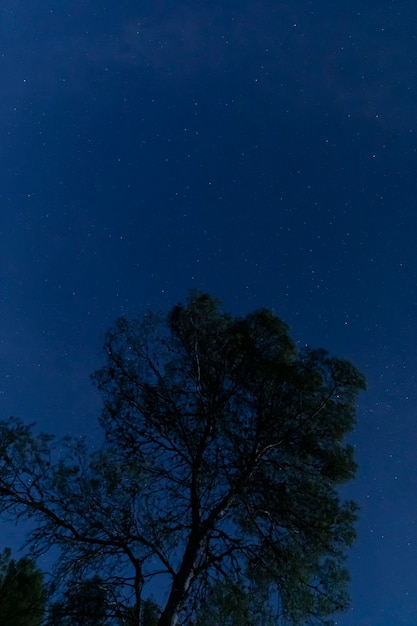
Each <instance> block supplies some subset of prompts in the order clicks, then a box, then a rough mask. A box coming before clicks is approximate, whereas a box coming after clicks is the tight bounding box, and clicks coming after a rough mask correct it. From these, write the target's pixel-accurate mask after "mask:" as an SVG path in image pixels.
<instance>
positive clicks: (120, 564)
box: [0, 293, 364, 626]
mask: <svg viewBox="0 0 417 626" xmlns="http://www.w3.org/2000/svg"><path fill="white" fill-rule="evenodd" d="M105 355H106V364H105V365H104V367H103V368H102V369H101V370H99V371H98V372H97V373H96V374H95V376H94V380H95V382H96V384H97V386H98V388H99V389H100V390H101V392H102V393H103V398H104V409H103V413H102V417H101V420H100V423H101V426H102V428H103V430H104V433H105V437H106V443H105V445H104V446H103V448H102V449H101V450H100V451H99V452H97V453H94V454H89V453H88V451H87V450H86V448H85V446H84V445H83V444H82V443H74V442H73V441H67V443H66V451H67V454H66V455H63V453H62V449H63V446H62V444H60V445H59V449H60V450H61V451H60V452H57V448H56V447H54V446H53V445H52V444H51V443H50V441H49V440H48V438H47V437H45V436H41V437H38V438H35V437H33V435H32V433H31V431H30V430H29V429H28V428H27V427H24V426H23V425H22V424H21V423H19V422H16V421H11V422H6V423H4V424H3V426H2V430H0V450H1V452H0V457H1V459H2V465H1V466H0V494H2V495H3V502H4V506H5V507H6V508H7V509H8V510H9V511H10V512H11V514H12V515H16V514H19V515H24V514H27V515H31V516H32V517H33V519H34V521H35V524H36V528H35V530H34V531H33V532H32V534H31V536H30V538H29V542H30V545H31V546H32V548H33V549H34V551H35V553H40V552H42V551H44V550H46V549H47V548H48V547H50V546H51V545H55V546H58V547H61V548H62V557H61V559H60V568H61V572H64V574H66V575H68V574H69V573H70V574H71V576H79V577H81V578H82V577H83V576H85V575H86V572H91V571H99V572H100V576H102V577H103V580H104V581H105V583H106V584H107V585H111V588H112V592H113V596H114V602H115V603H116V604H117V606H118V610H119V611H120V612H121V613H120V614H125V615H127V614H130V615H132V611H133V613H134V615H135V618H134V619H135V623H136V624H138V625H140V624H141V623H142V617H143V615H142V613H143V598H144V597H146V588H147V584H148V582H149V581H155V580H159V581H160V582H159V584H160V586H161V587H164V588H165V589H166V591H167V600H166V602H165V605H164V606H163V607H162V611H161V615H160V617H159V620H158V624H159V626H175V624H177V622H179V621H181V620H182V621H184V620H185V621H188V622H189V621H190V620H191V619H193V616H195V615H196V609H197V608H198V606H202V603H203V602H204V601H205V599H206V598H208V594H209V593H211V591H212V590H213V589H215V588H216V585H217V584H218V581H221V580H228V581H229V582H230V583H233V585H232V586H231V589H236V590H238V589H241V588H242V585H246V586H248V584H249V583H250V585H254V586H255V588H256V589H258V590H259V589H260V590H262V593H264V594H267V595H266V597H268V595H271V594H277V595H278V596H279V598H280V602H281V605H282V607H283V610H284V612H285V615H286V619H287V620H288V623H292V624H297V623H304V622H305V620H306V619H309V620H310V621H311V623H314V621H315V620H316V621H320V620H322V619H323V618H324V617H325V616H327V615H331V614H332V613H334V612H335V611H337V610H340V609H343V608H345V607H346V606H347V603H348V595H347V582H348V575H347V571H346V569H345V567H344V558H345V553H346V550H347V548H348V547H349V546H350V545H351V543H352V541H353V539H354V522H355V520H356V515H357V510H356V506H355V505H354V504H353V503H352V502H344V503H342V502H340V500H339V497H338V493H337V487H338V485H340V484H341V483H344V482H345V481H347V480H349V479H351V478H352V477H353V475H354V472H355V463H354V461H353V455H352V448H351V447H350V446H349V445H345V444H344V443H343V440H344V437H345V436H346V434H348V433H349V432H350V431H351V430H352V428H353V426H354V424H355V399H356V395H357V393H358V391H359V390H361V389H363V387H364V381H363V378H362V376H361V375H360V374H359V373H358V371H357V370H356V369H355V368H354V367H353V366H352V365H351V364H350V363H348V362H347V361H344V360H341V359H336V358H332V357H330V356H328V354H327V353H326V352H325V351H323V350H310V349H308V348H306V349H304V350H298V349H297V346H296V344H294V342H293V341H292V340H291V339H290V337H289V335H288V327H287V326H286V324H284V323H283V322H282V321H281V320H280V319H278V318H277V317H276V316H275V315H274V314H273V313H272V312H270V311H267V310H258V311H255V312H254V313H252V314H249V315H247V316H246V317H243V318H233V317H232V316H230V315H228V314H225V313H223V312H222V311H221V309H220V306H219V303H218V301H216V300H214V299H213V298H211V297H210V296H207V295H205V294H200V293H192V294H191V295H190V297H189V299H188V302H187V304H186V305H185V306H184V305H178V306H176V307H174V308H173V310H172V311H171V312H170V314H169V315H168V317H167V319H166V320H165V321H164V320H162V319H161V318H159V317H157V316H154V315H145V317H144V318H143V320H139V321H133V322H130V321H127V320H126V319H120V320H118V321H117V323H116V325H115V326H114V328H113V329H111V330H110V331H109V333H108V334H107V336H106V341H105ZM54 455H55V458H54ZM230 602H232V599H231V598H230ZM123 612H124V613H123Z"/></svg>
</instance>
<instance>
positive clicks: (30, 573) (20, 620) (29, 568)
mask: <svg viewBox="0 0 417 626" xmlns="http://www.w3.org/2000/svg"><path fill="white" fill-rule="evenodd" d="M44 605H45V594H44V585H43V575H42V572H41V571H40V570H39V569H38V568H37V567H36V564H35V563H34V561H32V560H31V559H28V558H22V559H19V561H15V560H14V559H12V558H11V551H10V550H9V549H8V548H6V549H5V550H4V551H3V552H2V554H1V555H0V624H1V626H39V625H40V624H41V622H42V618H43V614H44Z"/></svg>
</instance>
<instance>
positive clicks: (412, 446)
mask: <svg viewBox="0 0 417 626" xmlns="http://www.w3.org/2000/svg"><path fill="white" fill-rule="evenodd" d="M0 20H1V22H0V41H1V46H0V54H1V57H0V77H1V78H0V80H1V98H0V201H1V213H0V233H1V246H0V254H1V266H0V267H1V283H0V289H1V292H0V294H1V325H0V341H1V350H0V394H1V395H0V402H1V404H0V406H1V417H7V416H9V415H16V416H19V417H21V418H23V419H24V420H25V421H27V422H37V424H38V427H39V428H40V429H42V430H44V431H47V432H52V433H56V434H57V435H62V434H64V433H70V434H72V435H79V434H80V435H86V436H87V438H88V440H89V441H90V442H91V443H92V445H95V442H97V441H99V439H100V436H101V435H100V431H99V429H98V426H97V417H98V415H99V413H100V405H101V400H100V397H99V395H98V393H97V392H96V391H95V389H94V388H93V386H92V384H91V381H90V379H89V376H90V374H91V373H92V372H93V371H94V370H96V369H98V367H99V366H100V365H101V364H102V363H103V357H102V355H101V346H102V341H103V334H104V332H105V331H106V329H107V328H108V327H109V326H110V325H111V323H112V322H113V321H114V320H115V318H116V317H118V316H120V315H126V316H128V317H135V316H136V315H138V314H141V313H144V312H145V311H146V310H147V309H148V308H151V309H154V310H162V311H167V310H168V309H169V308H170V307H172V306H173V305H175V304H176V303H177V302H179V301H183V300H184V298H185V297H186V295H187V292H188V290H189V289H190V288H197V289H200V290H202V291H206V292H208V293H210V294H211V295H213V296H215V297H218V298H220V299H221V301H222V302H223V305H224V309H225V310H227V311H229V312H231V313H233V314H235V315H244V314H246V313H248V312H250V311H253V310H254V309H256V308H259V307H267V308H273V309H274V311H275V313H276V314H277V315H278V316H280V317H281V318H282V319H283V320H284V321H286V322H288V323H289V324H290V326H291V329H292V331H291V332H292V336H293V338H294V339H296V340H297V341H299V342H300V345H301V346H302V345H305V344H307V343H308V344H310V345H311V346H313V347H323V348H326V349H328V350H329V351H330V352H331V353H332V354H334V355H336V356H340V357H346V358H348V359H350V360H352V361H353V363H354V364H355V365H356V366H357V367H358V368H359V369H360V370H361V371H362V372H363V373H364V374H365V376H366V378H367V381H368V391H367V392H366V393H365V394H362V395H361V397H360V402H359V405H358V427H357V429H356V431H355V433H354V434H353V435H352V438H351V439H352V442H353V443H354V445H355V447H356V459H357V461H358V463H359V470H358V475H357V479H356V481H354V482H353V483H351V484H350V485H349V486H348V487H346V488H345V489H344V490H343V493H344V495H348V496H349V497H353V498H354V499H355V500H356V501H357V502H358V503H359V505H360V507H361V521H360V524H359V525H358V540H357V543H356V546H355V548H354V549H353V550H352V551H351V554H350V558H349V568H350V571H351V575H352V586H351V589H352V608H351V610H350V611H349V612H348V613H347V614H345V615H343V616H341V617H340V618H338V620H337V623H338V625H340V626H353V625H354V626H393V625H394V626H396V625H401V626H402V625H404V626H416V624H417V558H416V551H417V469H416V465H417V423H416V417H417V381H416V373H417V355H416V345H417V255H416V240H417V205H416V202H417V151H416V150H417V27H416V24H417V4H416V2H415V1H414V0H408V1H407V0H403V1H395V0H394V1H389V0H383V1H382V2H379V3H376V2H374V1H373V2H371V0H360V1H359V0H348V1H347V0H339V1H338V2H332V1H330V0H317V1H307V0H282V1H277V0H262V2H259V1H257V0H223V1H221V2H220V1H219V0H211V1H202V0H201V1H200V0H188V1H187V0H142V1H141V2H134V1H133V0H118V1H117V2H108V3H105V2H104V0H77V1H76V2H64V1H63V0H2V2H1V7H0ZM16 532H17V531H16ZM13 533H15V531H13V532H12V531H10V530H9V529H8V528H5V531H4V534H3V538H2V539H1V541H0V543H1V544H2V545H0V548H2V547H4V545H9V544H10V543H11V542H12V541H14V534H13ZM3 544H4V545H3Z"/></svg>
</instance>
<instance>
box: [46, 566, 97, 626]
mask: <svg viewBox="0 0 417 626" xmlns="http://www.w3.org/2000/svg"><path fill="white" fill-rule="evenodd" d="M107 596H108V592H107V590H106V588H105V586H104V585H103V584H102V581H101V579H100V578H99V577H98V576H94V577H93V578H91V579H88V580H83V581H82V582H76V583H75V584H73V583H72V581H71V582H70V584H68V585H67V589H66V590H65V592H64V594H63V598H62V599H61V600H60V601H59V602H55V603H54V604H53V605H52V606H51V607H50V609H49V619H48V626H106V625H107V624H108V623H109V622H108V621H107V619H106V616H107V613H108V599H107Z"/></svg>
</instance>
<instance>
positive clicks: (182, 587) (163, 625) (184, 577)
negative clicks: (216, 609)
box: [158, 532, 202, 626]
mask: <svg viewBox="0 0 417 626" xmlns="http://www.w3.org/2000/svg"><path fill="white" fill-rule="evenodd" d="M201 544H202V534H201V533H193V532H192V533H191V535H190V538H189V540H188V544H187V547H186V549H185V552H184V557H183V559H182V563H181V567H180V569H179V570H178V573H177V574H176V576H175V579H174V582H173V585H172V588H171V593H170V594H169V598H168V601H167V603H166V605H165V609H164V610H163V612H162V615H161V617H160V619H159V622H158V626H176V624H177V622H178V617H179V614H180V611H181V608H182V606H183V604H184V602H185V600H186V599H187V595H188V590H189V588H190V586H191V584H192V582H193V580H194V578H195V569H196V567H197V562H198V557H199V555H200V550H201Z"/></svg>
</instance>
